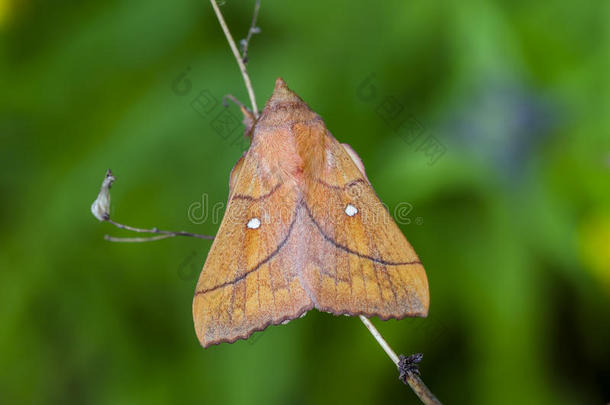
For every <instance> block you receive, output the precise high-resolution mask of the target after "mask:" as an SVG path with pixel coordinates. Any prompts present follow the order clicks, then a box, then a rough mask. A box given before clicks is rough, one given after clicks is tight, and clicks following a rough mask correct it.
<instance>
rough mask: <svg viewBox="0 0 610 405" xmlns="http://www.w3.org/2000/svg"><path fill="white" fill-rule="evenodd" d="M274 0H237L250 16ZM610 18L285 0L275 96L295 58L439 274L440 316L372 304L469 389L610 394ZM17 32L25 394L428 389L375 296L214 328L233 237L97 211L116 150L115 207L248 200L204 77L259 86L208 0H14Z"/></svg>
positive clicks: (162, 218)
mask: <svg viewBox="0 0 610 405" xmlns="http://www.w3.org/2000/svg"><path fill="white" fill-rule="evenodd" d="M252 9H253V2H251V1H248V2H236V1H227V2H226V3H225V4H224V5H223V6H222V10H223V12H224V13H225V17H226V19H227V21H228V24H229V26H230V27H231V29H232V31H233V33H234V35H235V37H236V38H237V39H239V38H243V37H245V35H246V32H247V29H248V26H249V23H250V18H251V13H252ZM609 21H610V3H609V2H607V1H601V0H600V1H589V2H569V1H550V2H544V4H538V3H537V2H532V1H502V2H495V3H491V2H484V1H470V2H460V1H449V2H442V3H441V2H438V3H437V2H425V1H421V0H418V1H399V0H391V1H385V2H378V3H375V4H373V3H364V2H363V3H356V2H349V1H336V2H326V1H308V2H291V3H289V4H288V3H286V2H280V1H263V3H262V8H261V13H260V18H259V24H258V25H259V26H260V27H261V29H262V33H261V34H260V35H256V36H255V37H254V39H253V41H252V44H251V48H250V62H249V70H250V73H251V77H252V80H253V84H254V88H255V91H256V94H257V95H258V102H259V105H262V104H263V103H264V101H265V99H266V98H267V97H268V96H269V95H270V93H271V91H272V88H273V83H274V80H275V78H276V77H278V76H282V77H283V78H284V79H285V80H286V81H287V82H288V84H289V86H290V87H291V88H293V89H294V90H295V91H296V92H297V93H299V94H300V95H301V97H302V98H303V99H304V100H305V101H306V102H307V103H308V104H309V105H310V106H311V107H312V108H313V109H314V110H316V111H317V112H318V113H319V114H320V115H321V116H322V117H323V118H324V119H325V121H326V123H327V126H328V127H329V129H330V130H331V131H332V132H333V134H334V135H335V137H336V138H337V139H339V140H340V141H342V142H347V143H350V144H351V145H352V146H353V147H354V149H355V150H356V151H357V152H358V153H359V154H360V156H361V157H362V159H363V161H364V164H365V166H366V167H367V172H368V176H369V178H370V179H371V181H372V183H373V184H374V186H375V188H376V190H377V192H378V194H379V195H380V197H381V198H382V199H383V200H384V202H385V203H387V205H388V207H389V209H390V211H391V212H392V213H393V214H395V215H397V216H398V217H399V218H398V219H399V222H400V223H401V228H402V229H403V231H404V233H405V234H406V235H407V237H408V238H409V240H410V241H411V243H412V244H413V245H414V247H415V248H416V250H417V252H418V253H419V255H420V257H421V259H422V261H423V262H424V264H425V266H426V269H427V272H428V277H429V281H430V291H431V308H430V315H429V317H428V318H427V319H425V320H424V319H405V320H402V321H388V322H380V321H379V320H374V322H375V323H376V325H377V326H378V327H379V329H380V330H381V332H382V333H383V334H384V335H385V337H386V338H387V340H388V341H389V342H390V344H391V345H392V346H393V347H394V348H395V349H396V350H397V351H399V352H402V353H405V354H411V353H415V352H423V353H425V357H424V361H423V363H422V364H421V371H422V375H423V378H424V380H425V381H426V383H427V384H428V385H429V386H430V387H431V388H432V390H433V391H434V392H435V393H436V394H437V395H438V397H439V398H440V399H441V400H444V401H445V402H446V403H448V404H458V403H463V404H491V403H493V404H515V403H531V404H534V403H536V404H538V403H552V404H585V403H589V404H602V403H606V402H608V401H610V209H609V207H610V24H609ZM0 33H1V34H0V35H1V38H2V39H1V45H0V46H1V49H0V52H1V56H0V57H1V63H0V91H1V99H0V106H1V110H0V137H1V138H0V139H1V147H0V162H1V163H0V165H1V166H0V179H1V181H0V192H1V195H2V199H1V203H0V204H1V205H0V206H1V207H2V209H1V210H0V226H1V227H2V232H1V233H0V267H1V269H2V270H1V272H0V321H1V327H0V330H1V332H0V364H1V365H2V367H1V368H0V403H1V404H60V403H61V404H67V403H75V404H77V403H78V404H147V405H151V404H169V403H172V404H201V403H205V404H335V403H353V404H372V403H390V402H391V401H400V402H401V403H404V402H406V403H413V404H415V403H418V401H417V399H416V397H415V396H414V394H413V393H412V392H411V391H410V390H409V389H408V388H407V387H405V386H403V385H402V384H400V383H399V381H398V380H397V373H396V369H395V368H394V367H393V365H392V364H391V362H390V361H389V359H388V358H387V357H386V355H385V354H384V353H383V351H382V350H381V349H380V348H379V346H378V345H377V344H376V343H375V342H374V340H373V339H372V338H371V336H370V335H369V334H368V332H367V331H366V329H365V328H364V327H363V325H362V324H361V323H360V322H359V321H358V320H357V319H354V318H348V317H333V316H331V315H328V314H323V313H319V312H317V311H311V312H310V313H309V314H308V315H307V316H306V317H305V318H303V319H300V320H298V321H294V322H291V323H290V324H289V325H286V326H281V327H270V328H268V329H267V330H266V331H264V332H261V333H257V334H255V335H253V337H251V338H250V339H249V340H248V341H240V342H237V343H235V344H232V345H229V344H223V345H220V346H215V347H212V348H209V349H206V350H203V349H202V348H201V347H200V346H199V343H198V341H197V339H196V337H195V334H194V331H193V325H192V319H191V302H192V296H193V292H194V287H195V283H196V279H197V277H198V273H199V271H200V269H201V267H202V264H203V262H204V260H205V256H206V254H207V251H208V249H209V247H210V243H209V242H207V241H201V240H196V239H188V238H186V239H185V238H182V239H180V238H175V239H171V240H165V241H160V242H153V243H149V244H113V243H110V242H106V241H104V239H103V236H104V234H106V233H112V234H113V235H121V236H131V235H128V234H125V233H124V232H121V231H119V230H117V229H114V228H113V227H112V226H111V225H109V224H103V223H102V224H100V223H99V222H98V221H97V220H95V219H94V218H93V216H91V214H90V212H89V206H90V204H91V202H92V201H93V199H94V198H95V196H96V194H97V192H98V190H99V185H100V182H101V180H102V178H103V175H104V172H105V170H106V169H107V168H112V169H113V171H114V173H115V175H116V177H117V183H115V186H114V187H113V189H112V191H113V208H112V217H113V218H114V219H115V220H117V221H119V222H123V223H127V224H130V225H134V226H141V227H152V226H158V227H160V228H162V229H185V230H190V231H193V232H199V233H214V232H215V231H216V230H217V228H218V221H215V220H214V218H213V217H212V216H211V215H210V217H208V218H207V219H205V218H201V217H198V218H199V219H200V220H199V219H196V220H194V221H193V220H192V219H193V218H191V219H189V216H188V214H187V212H188V210H189V207H197V205H194V206H193V205H192V204H194V203H197V202H200V203H201V202H202V200H205V199H206V198H207V199H208V200H207V203H208V204H209V207H210V208H211V206H212V205H214V204H216V203H224V202H225V201H226V197H227V193H228V176H229V172H230V170H231V167H232V166H233V164H234V163H235V161H236V160H237V159H238V157H239V156H240V155H241V153H242V150H243V149H244V148H245V147H246V145H245V144H244V143H243V142H241V141H240V136H241V132H242V127H238V128H235V127H232V129H231V130H226V131H225V130H223V129H220V130H219V127H218V125H217V124H218V122H217V121H215V120H216V119H217V118H218V115H219V114H220V113H223V114H224V113H226V111H225V110H223V108H222V106H221V105H220V104H218V105H215V104H206V106H207V107H209V108H210V109H212V106H214V108H213V110H210V111H208V110H203V111H202V109H201V105H202V104H201V103H200V104H198V107H199V109H198V108H193V106H192V102H193V100H195V99H198V97H200V96H201V94H202V92H203V94H204V97H205V100H207V101H206V103H211V102H213V101H214V100H215V101H216V102H218V103H219V102H220V100H221V99H222V97H223V95H225V94H227V93H232V94H234V95H236V96H237V97H238V98H240V99H242V100H243V101H244V102H247V95H246V91H245V89H244V86H243V82H242V79H241V77H240V75H239V72H238V69H237V66H236V64H235V61H234V60H233V57H232V55H231V53H230V51H229V48H228V46H227V43H226V41H225V39H224V37H223V34H222V32H221V30H220V27H219V25H218V22H217V20H216V19H215V17H214V15H213V12H212V9H211V7H210V5H209V3H208V2H206V1H203V0H202V1H175V2H166V1H141V0H134V1H129V2H127V1H116V0H111V1H87V2H82V1H34V0H29V1H28V0H0ZM181 75H183V76H181ZM198 100H199V101H201V99H200V98H199V99H198ZM210 100H211V101H210ZM223 111H224V112H223ZM228 112H229V113H230V114H232V115H233V116H234V117H239V110H238V109H237V108H235V107H234V106H231V107H230V109H229V110H228ZM225 129H226V128H225ZM430 141H434V143H435V145H434V147H436V148H437V149H430V148H428V147H424V145H428V146H429V145H430ZM434 150H436V151H437V152H438V151H439V150H440V151H441V152H443V154H442V156H440V154H437V155H435V156H432V155H431V151H434ZM203 219H205V220H203ZM198 222H199V223H198Z"/></svg>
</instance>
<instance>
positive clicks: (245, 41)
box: [240, 0, 261, 64]
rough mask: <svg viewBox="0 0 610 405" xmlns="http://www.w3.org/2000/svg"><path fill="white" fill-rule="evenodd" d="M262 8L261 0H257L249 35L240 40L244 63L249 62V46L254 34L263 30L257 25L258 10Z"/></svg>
mask: <svg viewBox="0 0 610 405" xmlns="http://www.w3.org/2000/svg"><path fill="white" fill-rule="evenodd" d="M260 8H261V0H256V4H255V5H254V13H252V23H251V24H250V29H249V30H248V36H246V39H242V40H241V41H240V44H241V51H242V55H241V60H242V61H243V62H244V64H247V63H248V46H249V45H250V39H252V35H254V34H258V33H260V32H261V30H260V28H258V27H257V26H256V19H257V18H258V11H259V10H260Z"/></svg>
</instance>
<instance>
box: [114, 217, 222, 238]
mask: <svg viewBox="0 0 610 405" xmlns="http://www.w3.org/2000/svg"><path fill="white" fill-rule="evenodd" d="M105 222H108V223H110V224H112V225H114V226H116V227H117V228H121V229H125V230H128V231H132V232H141V233H155V234H158V235H159V236H153V237H150V238H116V237H113V236H109V235H106V236H104V239H106V240H107V241H110V242H152V241H155V240H161V239H167V238H173V237H175V236H189V237H191V238H199V239H207V240H213V239H214V236H213V235H202V234H199V233H192V232H185V231H178V232H175V231H162V230H159V229H157V228H152V229H142V228H135V227H133V226H129V225H124V224H120V223H118V222H115V221H113V220H112V219H110V218H108V219H106V220H105Z"/></svg>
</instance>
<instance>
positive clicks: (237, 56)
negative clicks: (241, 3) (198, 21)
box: [210, 0, 258, 118]
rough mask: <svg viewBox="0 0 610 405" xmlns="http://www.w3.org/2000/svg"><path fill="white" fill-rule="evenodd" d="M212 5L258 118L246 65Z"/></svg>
mask: <svg viewBox="0 0 610 405" xmlns="http://www.w3.org/2000/svg"><path fill="white" fill-rule="evenodd" d="M210 3H212V8H213V9H214V12H215V13H216V17H217V18H218V22H219V23H220V26H221V27H222V30H223V31H224V33H225V36H226V37H227V42H228V43H229V46H230V47H231V50H232V51H233V55H234V56H235V60H236V61H237V65H238V66H239V70H240V71H241V75H242V77H243V78H244V83H245V85H246V89H247V90H248V96H249V97H250V103H251V104H252V112H253V113H254V116H255V117H256V118H258V106H257V105H256V97H255V96H254V89H253V88H252V83H251V82H250V76H248V70H247V69H246V65H245V64H244V61H243V60H242V57H241V55H240V54H239V50H238V49H237V45H235V41H234V40H233V36H231V32H230V31H229V27H227V23H226V22H225V19H224V17H223V16H222V13H221V12H220V9H219V8H218V4H216V0H210Z"/></svg>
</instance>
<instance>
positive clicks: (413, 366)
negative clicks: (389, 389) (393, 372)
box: [360, 315, 441, 405]
mask: <svg viewBox="0 0 610 405" xmlns="http://www.w3.org/2000/svg"><path fill="white" fill-rule="evenodd" d="M360 320H361V321H362V323H363V324H364V326H366V328H367V329H368V330H369V332H371V335H373V337H374V338H375V340H377V343H379V346H381V348H382V349H383V350H384V351H385V352H386V354H387V355H388V357H390V359H391V360H392V361H393V362H394V364H396V367H398V370H399V371H400V377H399V378H400V380H401V381H402V382H403V383H405V384H409V387H411V389H412V390H413V392H415V394H416V395H417V396H418V397H419V399H420V400H421V401H422V403H424V404H426V405H440V404H441V402H440V401H439V400H438V399H437V398H436V397H435V396H434V394H433V393H432V392H431V391H430V389H429V388H428V387H426V384H424V382H423V381H422V379H421V378H420V376H419V369H418V368H417V363H419V362H420V361H421V358H422V356H423V355H421V354H416V355H413V356H409V357H405V356H403V355H401V356H400V357H399V356H398V355H396V352H395V351H394V350H392V348H391V347H390V345H389V344H388V342H386V341H385V339H384V338H383V336H381V333H379V331H378V330H377V328H375V325H373V324H372V323H371V321H370V320H369V319H368V318H366V317H365V316H363V315H360Z"/></svg>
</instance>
